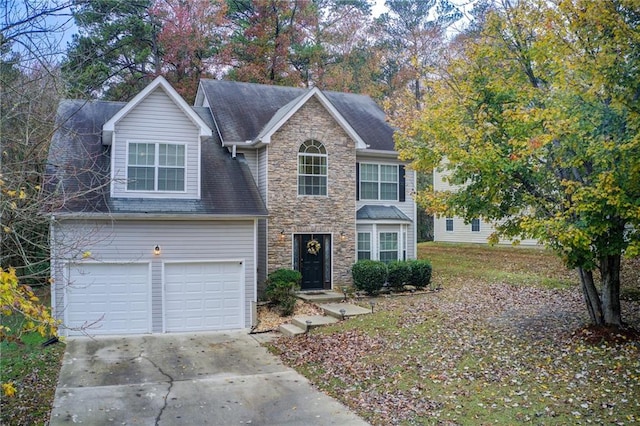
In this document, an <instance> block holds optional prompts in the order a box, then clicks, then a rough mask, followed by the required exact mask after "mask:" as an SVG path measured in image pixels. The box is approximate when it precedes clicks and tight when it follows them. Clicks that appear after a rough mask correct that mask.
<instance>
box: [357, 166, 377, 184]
mask: <svg viewBox="0 0 640 426" xmlns="http://www.w3.org/2000/svg"><path fill="white" fill-rule="evenodd" d="M360 180H361V181H369V182H371V181H373V182H377V181H378V166H377V165H376V164H360Z"/></svg>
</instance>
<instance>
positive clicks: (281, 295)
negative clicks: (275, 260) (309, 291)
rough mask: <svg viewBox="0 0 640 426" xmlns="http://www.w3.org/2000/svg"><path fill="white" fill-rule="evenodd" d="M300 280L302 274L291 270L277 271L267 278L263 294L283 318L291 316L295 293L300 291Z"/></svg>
mask: <svg viewBox="0 0 640 426" xmlns="http://www.w3.org/2000/svg"><path fill="white" fill-rule="evenodd" d="M301 280H302V274H300V272H298V271H294V270H292V269H278V270H275V271H273V272H272V273H270V274H269V276H268V277H267V288H266V289H265V294H266V296H267V299H268V300H269V302H271V303H273V304H274V305H276V308H277V309H278V310H279V311H280V315H282V316H283V317H284V316H288V315H291V314H293V311H294V309H295V307H296V300H297V298H296V295H295V292H296V291H298V290H300V281H301Z"/></svg>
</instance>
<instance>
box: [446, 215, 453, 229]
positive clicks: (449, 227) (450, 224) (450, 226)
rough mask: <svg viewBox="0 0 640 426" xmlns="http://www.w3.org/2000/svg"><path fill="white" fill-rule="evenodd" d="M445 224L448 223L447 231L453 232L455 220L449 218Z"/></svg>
mask: <svg viewBox="0 0 640 426" xmlns="http://www.w3.org/2000/svg"><path fill="white" fill-rule="evenodd" d="M445 223H446V230H447V231H448V232H453V218H451V217H448V218H447V219H446V222H445Z"/></svg>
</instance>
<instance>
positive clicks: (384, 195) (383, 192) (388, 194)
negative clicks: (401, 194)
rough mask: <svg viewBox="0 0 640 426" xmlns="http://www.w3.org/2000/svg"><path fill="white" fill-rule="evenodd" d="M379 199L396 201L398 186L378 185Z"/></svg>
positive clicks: (391, 184)
mask: <svg viewBox="0 0 640 426" xmlns="http://www.w3.org/2000/svg"><path fill="white" fill-rule="evenodd" d="M380 199H381V200H397V199H398V185H397V184H396V183H395V182H394V183H381V184H380Z"/></svg>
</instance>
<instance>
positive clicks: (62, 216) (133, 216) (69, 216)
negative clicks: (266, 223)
mask: <svg viewBox="0 0 640 426" xmlns="http://www.w3.org/2000/svg"><path fill="white" fill-rule="evenodd" d="M54 215H55V217H56V219H57V220H88V219H108V220H180V221H185V220H191V221H203V220H253V219H257V218H266V217H268V216H267V215H255V214H254V215H232V214H229V215H210V214H209V215H207V214H191V215H184V214H167V213H66V212H65V213H54Z"/></svg>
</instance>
